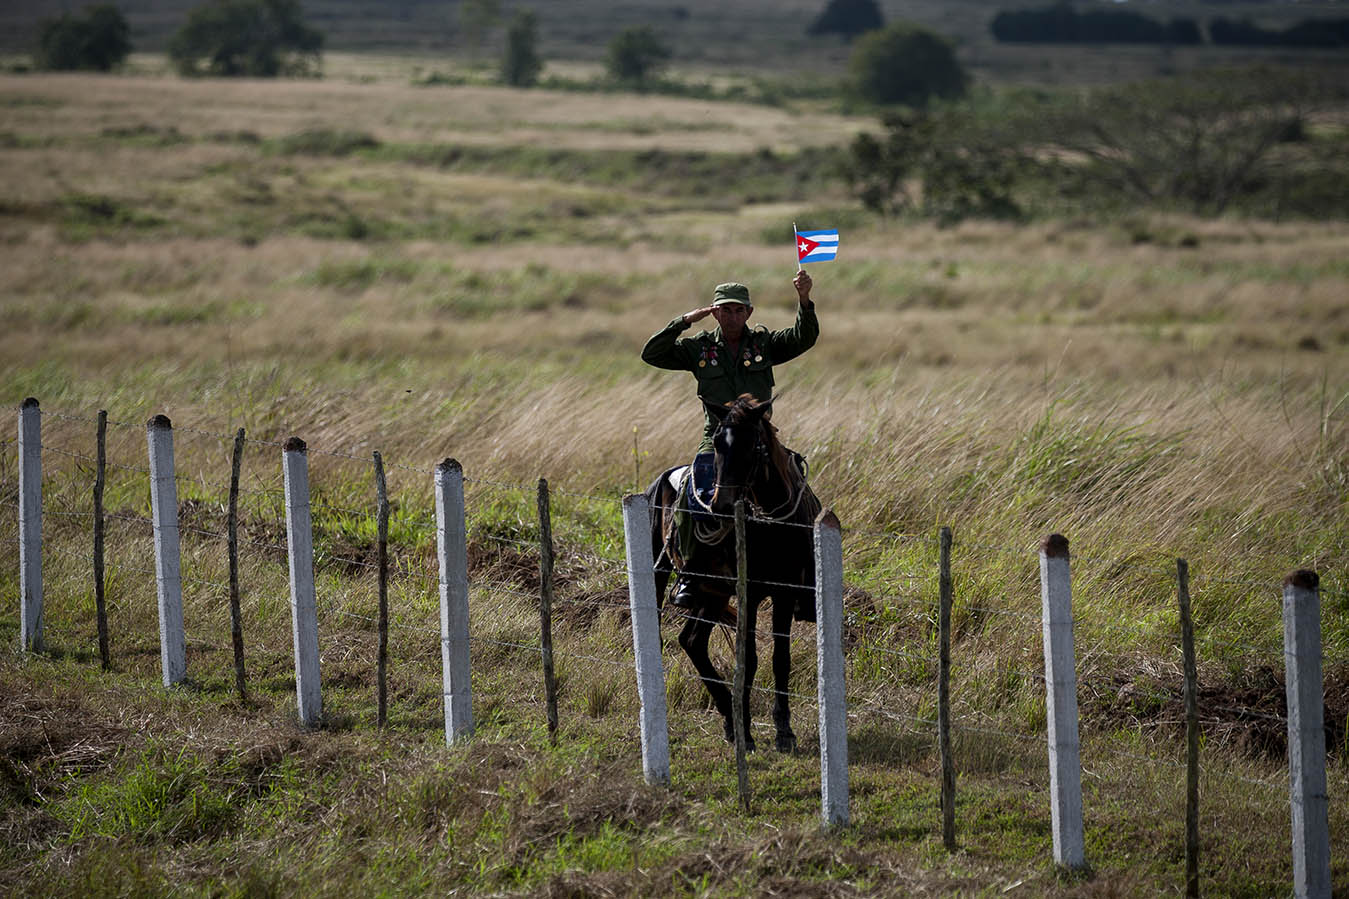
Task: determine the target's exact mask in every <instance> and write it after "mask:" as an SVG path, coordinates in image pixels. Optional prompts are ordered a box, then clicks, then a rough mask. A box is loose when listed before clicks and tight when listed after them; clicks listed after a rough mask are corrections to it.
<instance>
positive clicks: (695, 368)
mask: <svg viewBox="0 0 1349 899" xmlns="http://www.w3.org/2000/svg"><path fill="white" fill-rule="evenodd" d="M792 286H794V287H795V288H796V294H797V298H798V300H799V303H798V306H797V310H796V324H794V325H793V326H792V327H790V328H784V329H782V330H781V331H769V330H768V329H767V328H764V327H762V326H760V327H758V328H753V329H751V328H748V327H746V325H747V323H748V322H749V317H750V315H751V314H752V313H753V312H754V305H753V304H752V303H751V302H750V298H749V288H748V287H746V286H745V285H744V284H737V283H735V282H731V283H727V284H718V285H717V287H716V289H715V290H714V291H713V292H712V305H710V306H703V307H702V308H699V309H694V310H693V311H692V312H686V313H684V314H683V315H681V316H680V317H679V318H676V319H675V320H674V321H672V322H670V323H669V324H668V325H666V326H665V327H664V328H662V329H661V330H660V331H658V332H656V334H654V335H653V336H652V337H651V339H650V340H648V341H647V342H646V346H645V347H643V348H642V361H643V362H646V363H647V364H649V365H654V366H656V367H657V368H667V369H671V370H674V371H690V372H693V377H694V378H696V379H697V381H698V398H699V399H702V400H705V401H707V402H709V403H718V404H720V405H726V404H727V403H730V402H732V401H733V400H735V399H736V398H737V397H739V396H740V395H741V394H742V393H748V394H749V395H751V396H753V397H754V398H755V399H756V400H758V401H760V402H767V401H768V400H770V399H772V398H773V366H774V364H776V363H781V362H787V361H789V360H792V359H795V358H796V357H797V356H799V355H801V354H802V353H804V352H805V351H806V350H808V349H810V348H811V347H812V346H814V345H815V340H816V338H817V337H819V336H820V322H819V320H818V319H817V318H816V317H815V303H814V302H813V301H812V300H811V298H810V288H811V279H810V275H809V274H807V273H806V272H805V271H799V272H797V273H796V277H795V278H793V279H792ZM708 315H711V316H712V317H713V318H715V319H716V320H717V325H718V327H717V329H716V330H715V331H703V332H702V333H700V334H698V335H697V336H695V337H680V336H679V335H680V334H682V333H683V332H684V331H687V330H688V329H689V326H691V325H692V324H693V323H694V322H697V321H701V320H702V319H704V318H706V317H707V316H708ZM703 419H704V423H703V439H702V443H701V444H699V446H698V452H699V453H707V452H711V451H712V434H713V432H714V431H715V430H716V425H717V422H716V419H714V418H713V417H712V415H711V414H710V413H708V412H706V411H704V413H703Z"/></svg>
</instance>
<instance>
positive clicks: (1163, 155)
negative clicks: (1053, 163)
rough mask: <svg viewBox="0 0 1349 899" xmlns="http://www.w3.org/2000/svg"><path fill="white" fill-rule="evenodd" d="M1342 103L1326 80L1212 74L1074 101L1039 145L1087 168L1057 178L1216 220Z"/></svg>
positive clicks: (1339, 83)
mask: <svg viewBox="0 0 1349 899" xmlns="http://www.w3.org/2000/svg"><path fill="white" fill-rule="evenodd" d="M1347 94H1349V91H1347V89H1346V87H1345V85H1344V83H1343V79H1342V78H1341V77H1338V76H1337V75H1336V73H1334V72H1333V71H1323V72H1318V71H1316V70H1299V69H1273V68H1265V67H1261V68H1254V69H1245V70H1212V69H1210V70H1201V71H1197V72H1193V73H1191V74H1189V75H1187V76H1186V77H1185V78H1183V79H1167V80H1158V81H1148V82H1141V83H1137V84H1130V85H1123V86H1119V87H1113V88H1108V89H1102V90H1099V91H1096V92H1094V93H1091V94H1086V95H1083V96H1080V97H1077V98H1075V99H1074V100H1073V101H1071V102H1070V103H1069V104H1068V105H1067V106H1066V107H1065V108H1063V109H1061V110H1060V111H1059V112H1057V113H1056V114H1053V115H1049V116H1045V117H1044V118H1043V120H1042V126H1043V127H1044V129H1045V131H1044V135H1045V138H1046V139H1047V140H1049V141H1052V142H1053V144H1054V145H1056V146H1057V147H1059V148H1060V149H1062V150H1067V151H1068V153H1069V154H1070V155H1075V156H1079V157H1082V158H1085V159H1086V160H1087V163H1086V164H1085V165H1079V166H1074V167H1073V168H1072V169H1071V170H1068V171H1067V172H1066V173H1065V174H1067V175H1070V176H1073V177H1075V178H1077V179H1079V180H1081V181H1083V182H1085V183H1087V184H1091V185H1094V186H1095V187H1097V189H1102V188H1104V189H1108V190H1114V191H1116V192H1117V193H1122V194H1124V195H1125V196H1129V197H1131V198H1133V199H1136V200H1140V199H1141V200H1144V201H1151V202H1177V203H1182V204H1185V205H1186V206H1188V207H1189V208H1190V209H1192V210H1193V211H1194V212H1196V213H1200V214H1205V213H1207V214H1212V215H1217V214H1219V213H1221V212H1223V211H1224V210H1225V209H1227V207H1228V206H1229V205H1230V204H1231V203H1232V202H1233V201H1234V200H1237V199H1239V198H1240V197H1242V196H1247V195H1250V194H1253V193H1256V192H1258V191H1259V190H1260V189H1261V188H1262V187H1263V186H1264V185H1265V184H1266V183H1267V182H1268V181H1269V180H1270V179H1271V178H1272V177H1274V176H1275V175H1276V174H1278V172H1279V170H1280V168H1281V167H1287V165H1288V164H1290V163H1289V161H1288V160H1287V158H1286V157H1287V154H1286V153H1285V152H1283V149H1282V148H1283V147H1284V146H1285V145H1286V143H1287V142H1288V141H1289V139H1290V138H1292V137H1296V136H1297V135H1299V134H1305V133H1306V125H1307V122H1308V121H1309V119H1310V117H1312V116H1313V115H1314V114H1316V113H1318V112H1320V111H1323V110H1328V109H1332V108H1335V106H1336V104H1340V103H1343V102H1344V100H1345V98H1346V95H1347Z"/></svg>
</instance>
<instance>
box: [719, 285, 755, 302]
mask: <svg viewBox="0 0 1349 899" xmlns="http://www.w3.org/2000/svg"><path fill="white" fill-rule="evenodd" d="M727 303H740V304H741V305H742V306H753V305H754V304H753V303H751V302H750V301H749V288H748V287H746V286H745V285H743V284H737V283H736V282H734V281H730V282H727V283H726V284H718V285H717V287H716V289H715V290H713V291H712V305H713V306H723V305H725V304H727Z"/></svg>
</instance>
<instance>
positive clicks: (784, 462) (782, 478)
mask: <svg viewBox="0 0 1349 899" xmlns="http://www.w3.org/2000/svg"><path fill="white" fill-rule="evenodd" d="M705 405H706V406H707V408H708V410H709V411H710V412H711V413H712V414H713V415H714V416H715V417H716V418H717V420H718V421H719V424H718V426H717V430H716V433H715V435H714V436H713V445H714V450H715V452H714V469H715V472H716V489H715V490H714V491H713V493H712V495H711V498H710V500H708V499H705V498H704V499H699V498H698V496H697V495H696V494H695V492H694V491H693V490H692V489H691V485H690V489H689V490H688V491H687V494H688V496H689V499H688V506H689V507H690V508H686V509H681V508H678V506H679V502H680V494H681V492H682V491H681V490H679V489H678V488H677V487H676V486H675V484H674V483H673V482H674V480H675V479H674V478H672V477H671V472H675V471H678V470H677V469H671V471H669V472H666V473H665V474H663V475H661V477H660V478H658V479H657V480H656V482H655V483H654V484H652V485H651V486H650V487H649V488H648V489H647V493H646V495H647V500H648V501H649V502H650V503H651V506H652V510H653V513H655V514H653V515H652V535H651V539H652V550H653V553H652V554H653V557H654V558H655V559H656V595H657V596H658V597H659V598H660V600H661V601H663V600H664V597H665V589H666V585H667V583H668V581H669V578H670V575H671V574H672V573H673V574H677V575H678V576H679V577H680V578H681V579H683V580H684V581H685V582H686V586H685V590H684V591H681V592H684V593H686V594H688V600H687V601H686V602H684V603H682V604H681V609H680V610H681V612H683V613H684V614H685V615H686V616H687V617H686V621H685V622H684V626H683V628H682V630H681V631H680V633H679V645H680V646H682V647H683V648H684V652H686V653H687V654H688V656H689V659H691V660H692V662H693V667H694V668H695V669H697V671H698V676H699V677H700V678H702V681H703V684H704V686H706V687H707V692H708V693H709V694H711V697H712V701H713V703H715V705H716V708H717V711H719V712H720V713H721V715H722V717H723V718H724V719H725V726H726V739H727V740H728V741H730V742H734V740H735V729H734V725H733V723H732V714H731V691H730V690H729V689H727V684H728V683H729V682H730V681H729V679H728V678H724V677H722V675H721V673H720V672H719V671H717V668H716V666H715V665H714V664H713V663H712V659H711V658H710V657H709V656H708V652H707V643H708V638H709V637H710V636H711V634H712V630H713V629H714V628H715V627H716V625H717V623H718V622H721V621H723V620H725V619H726V617H727V615H728V608H727V607H728V604H729V601H730V599H731V598H732V597H733V596H734V594H735V585H736V572H737V567H736V553H735V519H734V513H735V504H736V501H737V500H741V499H743V500H744V501H745V507H746V528H745V543H746V556H747V560H748V563H747V567H748V575H749V578H748V580H749V585H748V591H747V592H748V594H749V595H748V597H747V600H748V608H749V620H748V621H745V622H740V624H741V625H743V626H746V627H748V628H749V631H748V633H747V634H746V641H747V649H748V654H747V658H746V670H745V695H744V708H745V721H744V725H745V745H746V746H747V747H748V748H750V749H753V748H754V741H753V739H752V738H751V737H750V733H749V709H750V691H751V688H752V686H753V683H754V674H755V671H756V669H757V668H758V662H759V659H758V653H757V652H756V651H755V645H754V635H755V624H756V622H757V620H758V614H759V606H760V605H761V604H762V603H763V601H764V600H765V599H771V600H772V610H773V614H772V634H773V681H774V694H775V695H774V699H773V723H774V725H775V726H776V729H777V748H778V750H779V751H781V752H791V751H792V750H794V749H795V748H796V735H795V734H794V733H793V732H792V726H791V710H790V708H789V707H788V704H787V693H788V685H789V681H790V678H791V671H792V659H791V642H790V631H791V626H792V620H793V618H801V619H802V620H807V621H814V620H815V551H814V539H813V535H812V531H811V527H810V526H811V525H812V524H813V522H814V520H815V516H816V515H818V514H819V511H820V503H819V500H817V499H816V498H815V494H814V493H813V492H812V491H811V489H810V487H809V486H808V485H807V483H806V472H805V465H804V461H803V460H802V459H801V458H800V457H799V456H797V455H796V454H794V453H792V452H790V451H789V450H787V449H786V448H785V447H783V446H782V444H781V443H779V442H778V439H777V433H776V429H775V428H774V427H773V425H772V424H771V423H770V422H769V420H768V418H769V414H770V409H771V403H759V402H756V401H755V400H754V399H753V398H752V397H750V396H749V395H748V394H746V395H742V396H741V397H740V398H739V399H737V400H736V401H734V402H733V403H731V404H730V405H729V406H717V405H713V404H710V403H709V404H705ZM688 476H690V477H691V474H690V475H688ZM681 532H682V537H681ZM731 608H732V609H733V608H734V607H733V606H732V607H731ZM731 614H732V616H733V612H732V613H731Z"/></svg>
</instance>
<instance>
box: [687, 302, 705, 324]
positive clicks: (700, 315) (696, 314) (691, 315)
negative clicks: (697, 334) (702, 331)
mask: <svg viewBox="0 0 1349 899" xmlns="http://www.w3.org/2000/svg"><path fill="white" fill-rule="evenodd" d="M711 314H712V307H711V306H704V307H702V308H701V309H694V310H693V311H692V312H685V313H684V321H685V322H686V323H687V324H690V325H691V324H693V323H694V322H696V321H702V320H703V319H705V318H707V317H708V316H709V315H711Z"/></svg>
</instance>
